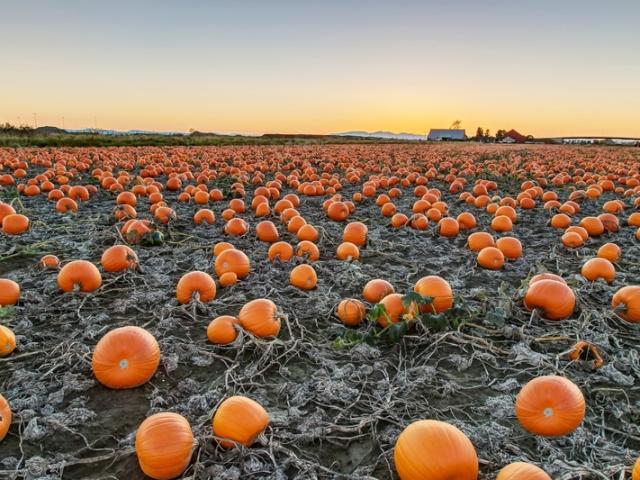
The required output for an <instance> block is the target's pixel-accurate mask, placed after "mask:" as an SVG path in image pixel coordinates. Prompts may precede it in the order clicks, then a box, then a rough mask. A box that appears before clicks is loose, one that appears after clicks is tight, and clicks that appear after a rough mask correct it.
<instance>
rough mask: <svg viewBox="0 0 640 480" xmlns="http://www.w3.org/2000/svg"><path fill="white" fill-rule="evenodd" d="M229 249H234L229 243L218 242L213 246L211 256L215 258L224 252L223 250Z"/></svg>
mask: <svg viewBox="0 0 640 480" xmlns="http://www.w3.org/2000/svg"><path fill="white" fill-rule="evenodd" d="M230 248H235V247H234V246H233V245H232V244H230V243H229V242H218V243H216V244H215V245H214V246H213V250H212V253H213V256H214V257H217V256H218V255H220V254H221V253H222V252H224V251H225V250H229V249H230Z"/></svg>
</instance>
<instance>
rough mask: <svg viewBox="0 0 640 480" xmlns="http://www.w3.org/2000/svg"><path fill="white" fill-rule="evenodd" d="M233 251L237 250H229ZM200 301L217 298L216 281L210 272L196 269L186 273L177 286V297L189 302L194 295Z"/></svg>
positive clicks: (180, 301)
mask: <svg viewBox="0 0 640 480" xmlns="http://www.w3.org/2000/svg"><path fill="white" fill-rule="evenodd" d="M227 251H228V252H233V251H236V250H227ZM196 294H197V296H198V300H199V301H200V302H210V301H211V300H213V299H214V298H216V282H214V281H213V278H211V276H210V275H209V274H208V273H205V272H200V271H198V270H195V271H193V272H189V273H185V274H184V275H183V276H182V277H181V278H180V280H179V281H178V285H177V286H176V299H177V300H178V302H179V303H181V304H185V303H189V302H190V301H191V299H192V298H193V296H194V295H196Z"/></svg>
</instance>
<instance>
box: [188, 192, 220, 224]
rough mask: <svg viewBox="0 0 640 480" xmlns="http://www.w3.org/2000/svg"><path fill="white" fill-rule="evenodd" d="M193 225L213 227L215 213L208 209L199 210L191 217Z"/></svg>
mask: <svg viewBox="0 0 640 480" xmlns="http://www.w3.org/2000/svg"><path fill="white" fill-rule="evenodd" d="M203 193H204V192H203ZM207 198H208V196H207ZM193 223H195V224H196V225H201V224H202V223H206V224H208V225H213V224H214V223H216V215H215V213H213V210H210V209H208V208H201V209H200V210H198V211H197V212H196V213H195V215H194V216H193Z"/></svg>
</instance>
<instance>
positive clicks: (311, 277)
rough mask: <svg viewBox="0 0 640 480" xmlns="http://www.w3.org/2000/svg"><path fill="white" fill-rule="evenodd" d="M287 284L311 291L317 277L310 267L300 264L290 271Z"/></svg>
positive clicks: (316, 281) (314, 286)
mask: <svg viewBox="0 0 640 480" xmlns="http://www.w3.org/2000/svg"><path fill="white" fill-rule="evenodd" d="M289 283H291V285H293V286H294V287H298V288H301V289H302V290H312V289H314V288H316V284H317V283H318V276H317V275H316V271H315V270H314V269H313V267H312V266H311V265H307V264H302V265H298V266H297V267H295V268H294V269H293V270H291V274H290V275H289Z"/></svg>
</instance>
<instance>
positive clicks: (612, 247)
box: [598, 243, 622, 263]
mask: <svg viewBox="0 0 640 480" xmlns="http://www.w3.org/2000/svg"><path fill="white" fill-rule="evenodd" d="M621 254H622V250H620V247H619V246H618V245H616V244H615V243H605V244H604V245H602V246H601V247H600V248H599V249H598V257H600V258H606V259H607V260H609V261H610V262H612V263H615V262H617V261H618V260H620V255H621Z"/></svg>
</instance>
